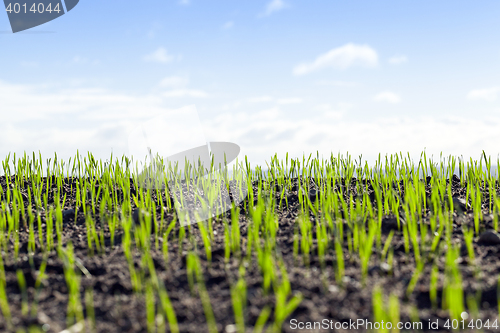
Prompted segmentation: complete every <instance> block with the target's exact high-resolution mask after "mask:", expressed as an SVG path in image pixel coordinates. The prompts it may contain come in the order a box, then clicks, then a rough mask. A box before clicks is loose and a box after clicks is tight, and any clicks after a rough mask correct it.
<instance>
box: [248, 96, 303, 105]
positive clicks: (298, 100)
mask: <svg viewBox="0 0 500 333" xmlns="http://www.w3.org/2000/svg"><path fill="white" fill-rule="evenodd" d="M247 102H249V103H265V102H275V103H277V104H279V105H283V104H298V103H302V102H303V99H302V98H299V97H289V98H273V97H271V96H257V97H252V98H249V99H247Z"/></svg>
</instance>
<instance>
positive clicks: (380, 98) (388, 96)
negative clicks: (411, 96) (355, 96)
mask: <svg viewBox="0 0 500 333" xmlns="http://www.w3.org/2000/svg"><path fill="white" fill-rule="evenodd" d="M374 100H375V101H376V102H387V103H391V104H397V103H399V102H401V97H399V95H398V94H396V93H393V92H392V91H383V92H381V93H379V94H377V95H376V96H375V97H374Z"/></svg>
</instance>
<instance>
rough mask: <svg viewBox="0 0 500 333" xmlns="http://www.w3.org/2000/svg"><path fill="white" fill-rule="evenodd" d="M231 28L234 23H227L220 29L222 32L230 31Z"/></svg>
mask: <svg viewBox="0 0 500 333" xmlns="http://www.w3.org/2000/svg"><path fill="white" fill-rule="evenodd" d="M233 26H234V22H233V21H227V22H226V23H224V25H223V26H222V29H224V30H227V29H231V28H232V27H233Z"/></svg>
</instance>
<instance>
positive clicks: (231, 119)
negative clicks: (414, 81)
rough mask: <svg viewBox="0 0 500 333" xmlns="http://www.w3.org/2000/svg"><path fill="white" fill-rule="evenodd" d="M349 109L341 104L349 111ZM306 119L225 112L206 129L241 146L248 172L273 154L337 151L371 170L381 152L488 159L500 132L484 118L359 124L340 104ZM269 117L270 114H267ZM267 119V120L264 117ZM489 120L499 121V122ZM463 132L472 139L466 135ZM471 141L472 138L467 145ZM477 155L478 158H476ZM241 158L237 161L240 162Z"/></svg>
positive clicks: (214, 138) (324, 107)
mask: <svg viewBox="0 0 500 333" xmlns="http://www.w3.org/2000/svg"><path fill="white" fill-rule="evenodd" d="M347 106H348V105H347V104H346V105H344V107H347ZM316 110H318V111H320V112H312V113H310V114H308V115H307V116H304V117H301V118H297V117H285V116H284V115H285V113H284V112H281V111H280V110H279V109H271V110H269V109H267V110H263V111H261V112H255V113H252V112H234V110H229V111H228V112H227V113H224V114H220V115H219V116H217V117H214V118H211V119H210V120H208V121H207V123H206V127H205V130H206V132H207V138H209V140H210V141H223V140H229V141H231V142H235V143H237V144H238V145H240V146H241V147H242V151H241V153H240V157H241V158H242V157H243V156H245V155H247V156H248V160H249V161H250V162H251V164H252V167H253V166H255V165H261V166H265V165H266V164H265V161H267V162H269V160H270V157H271V156H273V155H274V154H275V153H277V154H278V158H280V159H281V158H284V157H285V154H286V153H287V152H288V153H289V156H290V157H293V158H297V157H299V158H302V156H303V155H305V156H306V159H307V156H308V155H309V154H310V153H312V154H313V156H316V151H319V154H320V157H321V156H322V155H323V157H324V158H329V157H330V155H331V154H332V153H333V155H334V157H337V154H338V153H339V152H340V153H341V155H343V156H344V157H345V156H346V153H347V152H348V153H349V154H350V155H351V157H353V158H354V159H356V158H357V157H358V156H359V155H361V154H362V155H363V164H364V161H368V164H369V165H370V166H373V165H374V164H375V161H376V159H377V157H378V154H379V153H380V154H381V155H382V157H384V156H385V154H388V155H390V154H399V152H402V154H403V158H404V157H405V156H406V153H407V152H409V153H410V156H411V157H412V159H413V160H417V163H416V164H418V159H419V157H420V153H421V152H422V151H423V150H424V149H425V151H426V154H427V156H428V158H432V159H433V160H434V161H435V160H436V157H437V160H438V161H439V154H440V152H443V158H444V157H447V156H448V155H449V154H452V155H454V156H461V155H462V156H463V157H464V158H465V160H467V159H468V158H469V157H473V159H477V158H479V157H480V152H481V150H482V149H484V150H485V151H486V152H487V155H491V156H492V159H493V158H494V157H495V156H496V155H497V153H499V152H500V150H499V148H498V146H497V145H496V142H498V141H499V140H500V133H497V132H492V131H491V128H492V127H491V125H489V124H488V123H487V122H485V121H483V120H482V119H481V120H480V119H474V118H472V117H471V118H466V117H456V116H455V117H453V122H450V119H449V118H438V117H392V118H377V119H375V120H370V121H363V120H362V118H359V119H352V120H351V119H347V118H343V116H342V115H343V114H344V113H345V112H346V110H347V108H344V109H343V108H341V106H340V104H339V105H333V106H331V105H328V104H322V105H319V106H317V108H316ZM268 112H269V114H268ZM266 116H267V117H266ZM488 121H495V122H496V123H499V122H500V118H498V117H497V118H494V119H489V120H488ZM464 132H467V133H469V134H470V135H467V136H464V135H462V133H464ZM470 138H474V140H471V139H470ZM478 152H479V153H478ZM241 158H240V160H241Z"/></svg>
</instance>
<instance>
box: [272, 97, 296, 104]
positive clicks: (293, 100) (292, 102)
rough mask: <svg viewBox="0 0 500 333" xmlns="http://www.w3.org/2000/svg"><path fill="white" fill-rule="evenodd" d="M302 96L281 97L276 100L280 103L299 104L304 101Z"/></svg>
mask: <svg viewBox="0 0 500 333" xmlns="http://www.w3.org/2000/svg"><path fill="white" fill-rule="evenodd" d="M302 101H303V100H302V98H297V97H292V98H280V99H278V100H277V101H276V102H277V103H278V104H299V103H302Z"/></svg>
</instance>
